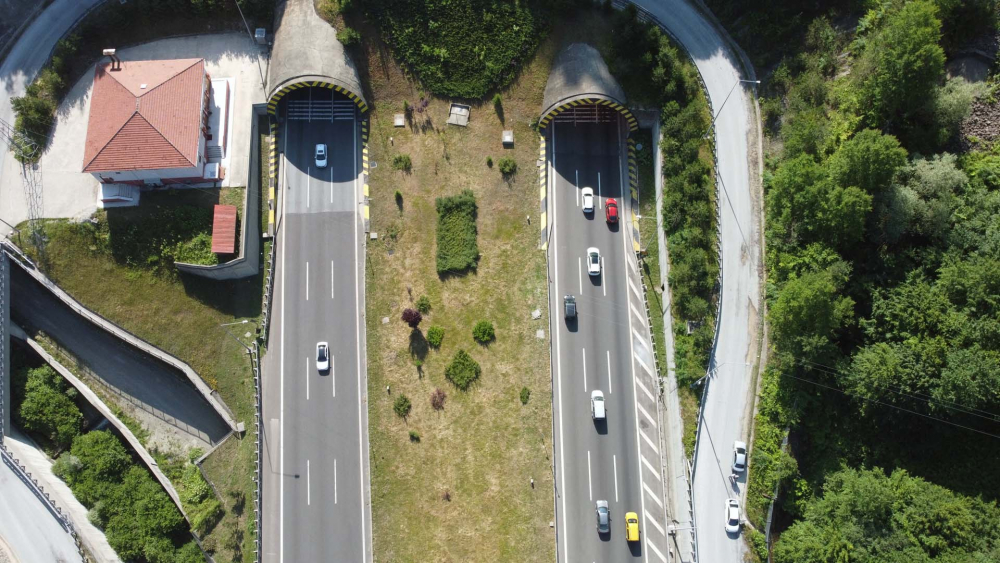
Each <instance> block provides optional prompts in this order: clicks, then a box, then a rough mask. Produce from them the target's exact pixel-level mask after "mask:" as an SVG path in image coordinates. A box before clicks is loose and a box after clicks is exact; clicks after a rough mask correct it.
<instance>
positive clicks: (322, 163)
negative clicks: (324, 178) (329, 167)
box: [316, 143, 327, 168]
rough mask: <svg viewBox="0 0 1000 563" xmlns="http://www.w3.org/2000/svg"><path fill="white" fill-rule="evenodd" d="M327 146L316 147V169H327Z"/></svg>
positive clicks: (319, 145) (322, 144) (321, 144)
mask: <svg viewBox="0 0 1000 563" xmlns="http://www.w3.org/2000/svg"><path fill="white" fill-rule="evenodd" d="M326 162H327V161H326V144H324V143H320V144H318V145H316V168H326Z"/></svg>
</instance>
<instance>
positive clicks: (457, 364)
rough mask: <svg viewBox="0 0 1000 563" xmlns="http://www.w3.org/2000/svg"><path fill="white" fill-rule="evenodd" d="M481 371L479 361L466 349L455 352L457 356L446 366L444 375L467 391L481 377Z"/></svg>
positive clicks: (456, 385)
mask: <svg viewBox="0 0 1000 563" xmlns="http://www.w3.org/2000/svg"><path fill="white" fill-rule="evenodd" d="M481 371H482V369H481V368H480V367H479V362H477V361H476V360H473V359H472V356H470V355H469V354H468V352H466V351H465V350H459V351H458V352H456V353H455V357H454V358H452V360H451V363H450V364H448V367H446V368H445V370H444V376H445V378H447V379H448V381H450V382H452V383H454V384H455V387H458V388H459V389H461V390H462V391H465V390H466V389H468V388H469V386H471V385H472V383H473V382H475V381H476V380H477V379H479V374H480V373H481Z"/></svg>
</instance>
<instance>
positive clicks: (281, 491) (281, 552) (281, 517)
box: [278, 119, 288, 562]
mask: <svg viewBox="0 0 1000 563" xmlns="http://www.w3.org/2000/svg"><path fill="white" fill-rule="evenodd" d="M284 141H285V146H286V147H287V146H288V120H287V119H286V120H285V139H284ZM286 154H287V153H286ZM286 162H287V161H286ZM286 168H287V167H286ZM285 206H286V202H285V201H282V203H281V223H279V226H280V227H283V226H284V224H285ZM280 230H281V231H282V232H281V233H279V236H280V237H281V329H280V330H279V332H280V333H281V344H280V345H279V347H280V348H281V353H280V359H279V364H280V366H281V367H280V369H279V372H280V374H281V376H280V377H281V385H280V387H281V391H280V396H281V399H280V403H281V406H280V408H279V413H278V419H279V420H280V421H281V431H280V433H279V434H280V435H279V437H278V444H279V446H278V450H279V452H280V453H279V456H278V460H279V461H278V463H279V465H280V469H279V470H278V472H279V474H281V475H284V474H285V233H284V228H281V229H280ZM278 482H279V483H280V484H279V485H278V499H279V502H278V505H279V506H278V522H279V525H278V561H279V562H284V560H285V480H284V479H279V480H278Z"/></svg>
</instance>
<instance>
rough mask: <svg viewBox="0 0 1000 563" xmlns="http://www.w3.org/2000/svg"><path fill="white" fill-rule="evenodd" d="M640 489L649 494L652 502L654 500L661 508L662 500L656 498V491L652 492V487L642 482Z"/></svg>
mask: <svg viewBox="0 0 1000 563" xmlns="http://www.w3.org/2000/svg"><path fill="white" fill-rule="evenodd" d="M642 490H644V491H646V494H648V495H649V498H651V499H653V502H655V503H656V504H658V505H660V508H663V501H661V500H660V499H659V498H657V496H656V493H654V492H653V489H650V488H649V485H647V484H645V483H643V484H642Z"/></svg>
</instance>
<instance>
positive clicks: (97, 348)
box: [8, 261, 230, 447]
mask: <svg viewBox="0 0 1000 563" xmlns="http://www.w3.org/2000/svg"><path fill="white" fill-rule="evenodd" d="M8 263H9V264H10V272H11V276H10V278H11V288H10V294H11V312H10V314H11V319H12V320H13V321H14V322H16V323H18V324H19V325H21V327H22V328H24V330H25V331H27V332H28V334H34V333H35V332H38V331H41V332H44V333H45V334H47V335H49V336H50V337H52V338H53V339H55V340H56V342H58V343H59V344H60V345H61V346H63V347H64V348H66V349H67V350H69V351H70V353H72V354H73V355H74V356H76V357H77V358H78V359H79V360H80V361H81V362H83V363H84V364H85V365H86V366H87V367H88V368H89V369H90V370H91V371H93V372H94V373H95V374H97V376H98V377H100V378H101V379H102V380H104V382H105V383H107V384H108V385H110V386H111V387H114V388H115V389H117V390H118V391H119V392H120V393H121V394H123V395H124V396H125V399H126V400H127V401H128V402H129V403H131V404H133V405H135V406H136V408H139V409H142V410H143V411H145V412H147V413H149V414H151V415H152V416H155V417H156V418H158V419H160V420H162V421H163V422H164V423H166V424H169V425H170V426H172V427H174V428H176V429H177V431H178V432H181V433H183V434H186V435H188V436H191V437H192V438H194V439H196V440H198V441H200V442H201V443H202V447H211V446H212V445H214V444H217V443H218V442H219V441H220V440H222V439H223V438H225V437H226V436H227V435H228V434H229V431H230V428H229V425H228V424H226V421H225V420H223V419H222V418H221V417H220V416H219V414H218V413H217V412H216V410H215V409H214V408H213V407H212V405H210V404H208V402H207V401H205V399H204V398H203V397H202V396H201V393H199V392H198V390H197V389H195V387H194V385H192V384H191V383H190V382H189V381H188V380H187V379H186V378H185V377H184V375H183V374H182V373H180V372H179V371H177V370H176V369H174V368H172V367H171V366H168V365H167V364H165V363H163V362H161V361H160V360H158V359H156V358H154V357H152V356H150V355H148V354H146V353H144V352H142V351H140V350H138V349H136V348H133V347H132V346H129V345H127V344H125V343H124V342H122V341H121V339H119V338H117V337H116V336H114V335H112V334H110V333H108V332H107V331H105V330H103V329H102V328H100V327H99V326H96V325H94V324H93V323H91V322H90V321H88V320H87V319H85V318H83V317H81V316H80V315H78V314H76V313H75V312H74V311H73V310H72V309H70V308H69V307H67V306H66V304H65V303H63V302H62V301H60V300H59V298H58V297H56V296H55V295H53V294H52V292H51V291H49V290H48V289H46V288H45V287H44V286H42V285H41V284H40V283H38V282H37V281H35V279H34V278H32V277H31V276H29V275H28V274H27V273H26V272H25V271H24V270H22V269H21V268H20V266H17V265H16V264H14V263H13V261H11V262H8Z"/></svg>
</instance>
